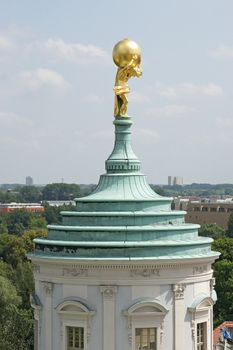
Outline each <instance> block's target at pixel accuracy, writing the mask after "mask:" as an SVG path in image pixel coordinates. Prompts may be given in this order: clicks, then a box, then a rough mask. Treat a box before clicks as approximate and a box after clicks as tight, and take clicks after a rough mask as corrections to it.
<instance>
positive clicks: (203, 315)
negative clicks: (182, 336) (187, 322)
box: [188, 290, 217, 350]
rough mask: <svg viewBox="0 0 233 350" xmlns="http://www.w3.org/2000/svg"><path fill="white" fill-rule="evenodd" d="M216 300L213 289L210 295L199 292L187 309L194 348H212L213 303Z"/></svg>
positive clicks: (199, 349) (201, 349) (203, 349)
mask: <svg viewBox="0 0 233 350" xmlns="http://www.w3.org/2000/svg"><path fill="white" fill-rule="evenodd" d="M216 300H217V296H216V293H215V291H214V290H213V292H212V297H210V296H208V295H206V294H204V293H201V294H199V295H198V296H197V297H196V298H195V299H194V301H193V303H192V305H191V306H190V307H189V308H188V310H189V311H190V312H191V313H192V324H191V330H192V338H193V344H194V349H195V350H207V349H213V344H212V338H213V324H212V319H213V305H214V303H215V301H216Z"/></svg>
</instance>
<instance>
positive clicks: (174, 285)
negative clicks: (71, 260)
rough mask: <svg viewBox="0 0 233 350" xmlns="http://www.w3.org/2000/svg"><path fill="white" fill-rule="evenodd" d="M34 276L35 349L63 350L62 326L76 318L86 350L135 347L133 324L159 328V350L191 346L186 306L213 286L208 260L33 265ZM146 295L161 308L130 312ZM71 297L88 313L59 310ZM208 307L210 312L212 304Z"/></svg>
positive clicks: (190, 315)
mask: <svg viewBox="0 0 233 350" xmlns="http://www.w3.org/2000/svg"><path fill="white" fill-rule="evenodd" d="M34 276H35V280H36V294H37V296H38V298H39V300H40V303H41V308H40V317H39V329H40V331H39V334H38V338H39V340H40V344H39V346H38V349H39V350H44V349H46V350H65V349H66V348H65V343H64V337H65V334H64V328H63V326H62V325H63V324H66V322H68V323H67V324H69V322H70V324H71V325H75V324H76V322H77V321H78V322H79V319H81V321H80V322H84V324H86V325H87V334H89V337H88V342H87V344H86V348H85V350H129V349H132V350H134V348H133V342H134V328H135V327H137V326H138V325H139V327H141V326H142V327H143V325H144V326H145V327H147V326H150V327H153V326H156V327H158V349H159V350H187V349H194V348H192V345H193V344H194V336H193V331H192V327H193V319H194V316H193V315H194V314H193V313H192V312H190V310H189V308H190V307H191V305H192V303H193V301H194V300H195V298H197V297H198V296H199V295H200V294H203V293H204V294H205V295H206V296H208V297H211V293H212V287H211V286H212V285H213V283H212V270H211V262H209V263H207V262H205V263H203V262H202V263H200V262H199V263H198V262H193V263H190V262H189V264H184V263H183V264H181V265H179V266H176V265H174V264H167V265H166V264H164V265H162V264H161V265H159V264H155V263H154V264H153V263H151V262H150V263H149V265H148V262H147V264H144V265H143V264H140V265H135V266H134V265H131V266H129V265H127V266H126V265H125V266H124V265H122V266H118V267H116V266H115V267H112V268H111V267H107V266H106V265H104V266H101V267H99V268H98V266H97V267H95V268H94V266H89V267H87V268H86V267H84V266H82V267H81V268H80V267H79V266H77V265H71V266H70V267H67V266H65V267H64V265H59V264H57V265H53V266H51V265H50V266H46V264H43V265H37V266H35V272H34ZM147 300H155V301H156V303H158V305H162V306H161V307H162V308H165V309H166V312H164V314H163V313H162V311H161V312H160V311H159V312H158V311H157V314H156V312H155V314H153V316H150V313H149V314H147V315H146V314H145V315H143V314H140V315H139V316H138V315H137V314H134V313H133V312H132V313H130V311H129V310H130V306H132V305H133V304H134V305H135V304H136V303H138V302H140V303H141V302H143V303H144V302H146V301H147ZM70 301H72V302H75V301H76V302H81V303H83V304H84V305H88V307H89V308H90V310H92V311H91V312H93V314H91V312H90V314H88V315H87V316H85V315H86V314H85V315H84V316H82V315H81V314H80V313H79V314H75V312H73V313H72V312H71V313H69V311H66V312H68V313H67V314H66V312H65V311H62V310H64V309H62V310H60V309H59V307H60V305H63V303H66V302H70ZM69 307H70V306H69ZM208 307H209V315H211V314H212V305H210V306H208ZM59 310H60V311H59ZM139 310H140V308H139ZM136 311H137V310H136ZM148 315H149V316H148ZM207 319H208V320H207ZM206 320H207V321H208V328H209V343H208V347H207V350H212V347H211V337H212V328H211V325H212V320H211V317H210V316H208V317H207V318H206ZM85 322H86V323H85Z"/></svg>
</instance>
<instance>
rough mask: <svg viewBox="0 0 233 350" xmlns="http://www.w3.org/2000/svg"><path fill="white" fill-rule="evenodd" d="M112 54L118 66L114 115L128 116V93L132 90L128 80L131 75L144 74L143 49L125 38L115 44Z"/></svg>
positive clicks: (114, 89)
mask: <svg viewBox="0 0 233 350" xmlns="http://www.w3.org/2000/svg"><path fill="white" fill-rule="evenodd" d="M112 56H113V61H114V62H115V64H116V65H117V66H118V69H117V73H116V80H115V86H114V88H113V91H114V92H115V106H114V116H115V117H117V116H120V117H127V114H126V112H127V106H128V98H127V95H128V93H129V92H130V88H129V86H128V84H127V81H128V80H129V79H130V78H131V77H140V76H141V75H142V70H141V67H140V63H141V49H140V47H139V46H138V44H136V43H135V42H134V41H132V40H129V39H124V40H121V41H119V43H117V44H116V45H115V46H114V48H113V53H112Z"/></svg>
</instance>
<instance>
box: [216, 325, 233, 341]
mask: <svg viewBox="0 0 233 350" xmlns="http://www.w3.org/2000/svg"><path fill="white" fill-rule="evenodd" d="M223 328H233V321H225V322H223V323H222V324H220V325H219V326H218V327H217V328H215V329H214V345H216V344H217V343H218V339H219V336H220V333H221V329H223Z"/></svg>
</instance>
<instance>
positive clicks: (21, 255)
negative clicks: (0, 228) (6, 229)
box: [0, 233, 26, 268]
mask: <svg viewBox="0 0 233 350" xmlns="http://www.w3.org/2000/svg"><path fill="white" fill-rule="evenodd" d="M0 259H2V261H4V262H6V263H7V264H10V265H11V266H12V267H13V268H15V267H16V266H17V265H18V263H20V262H22V261H24V260H26V250H25V246H24V242H23V240H22V238H20V237H17V236H15V235H9V234H7V233H4V234H1V235H0Z"/></svg>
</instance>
